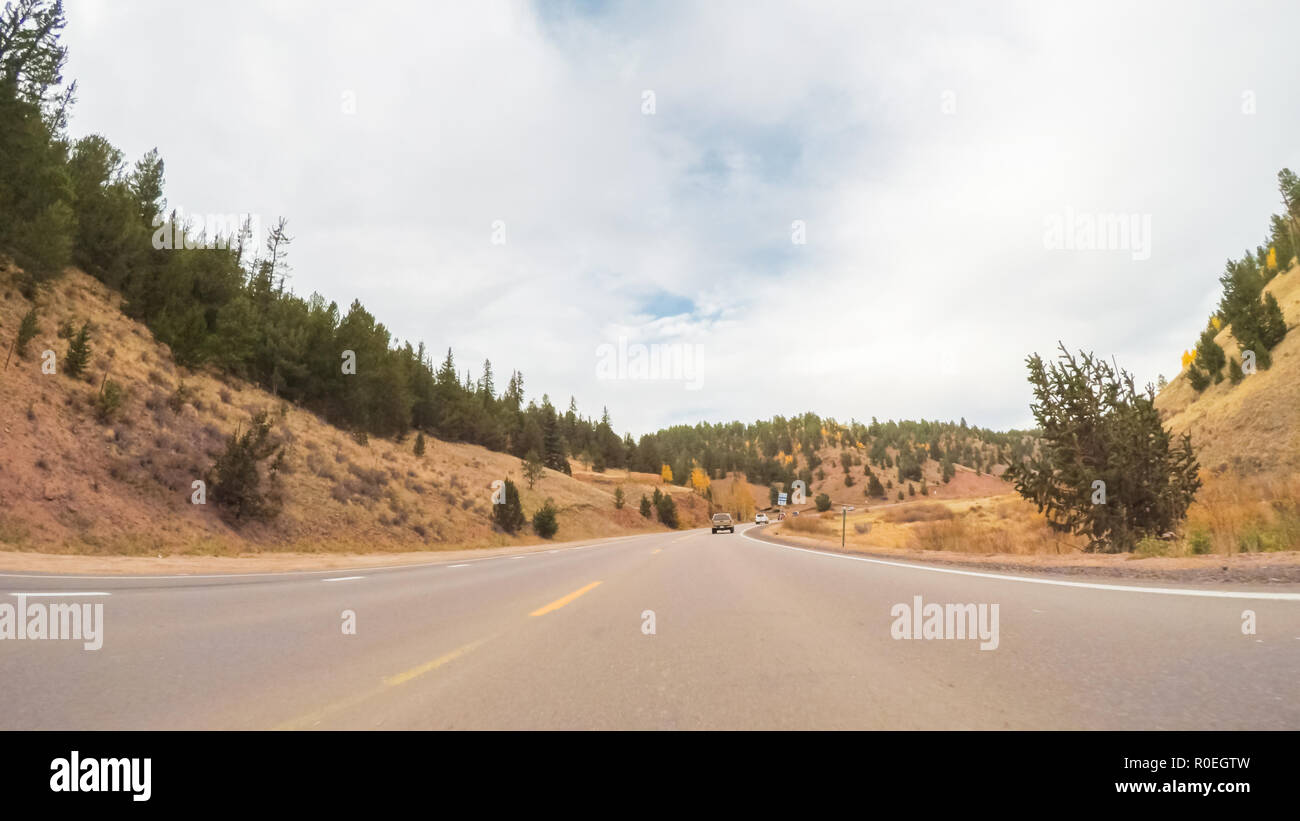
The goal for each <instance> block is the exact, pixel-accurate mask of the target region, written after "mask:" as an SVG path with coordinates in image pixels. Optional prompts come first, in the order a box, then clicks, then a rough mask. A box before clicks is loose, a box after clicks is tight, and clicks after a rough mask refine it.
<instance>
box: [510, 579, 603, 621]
mask: <svg viewBox="0 0 1300 821" xmlns="http://www.w3.org/2000/svg"><path fill="white" fill-rule="evenodd" d="M599 584H600V582H592V583H591V584H589V585H587V586H586V587H582V588H579V589H577V590H575V591H573V592H572V593H570V594H569V595H567V596H562V597H560V598H558V599H556V600H555V601H553V602H551V603H550V604H547V605H543V606H542V607H539V608H537V609H536V610H534V611H533V612H531V613H529V614H528V615H530V616H545V615H546V614H547V613H552V612H554V611H556V610H559V609H560V608H561V607H563V606H564V605H566V604H568V603H569V602H571V601H573V600H574V599H576V598H578V597H579V596H581V595H582V594H584V593H588V592H590V591H592V590H595V589H596V587H597V586H598V585H599Z"/></svg>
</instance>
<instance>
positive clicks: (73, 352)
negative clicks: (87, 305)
mask: <svg viewBox="0 0 1300 821" xmlns="http://www.w3.org/2000/svg"><path fill="white" fill-rule="evenodd" d="M89 361H90V323H89V322H83V323H82V325H81V330H79V331H77V336H76V338H74V339H73V340H72V342H70V343H69V344H68V355H67V356H66V357H64V360H63V372H64V373H65V374H67V375H68V376H72V377H77V376H81V372H82V371H84V370H85V369H86V364H87V363H88V362H89Z"/></svg>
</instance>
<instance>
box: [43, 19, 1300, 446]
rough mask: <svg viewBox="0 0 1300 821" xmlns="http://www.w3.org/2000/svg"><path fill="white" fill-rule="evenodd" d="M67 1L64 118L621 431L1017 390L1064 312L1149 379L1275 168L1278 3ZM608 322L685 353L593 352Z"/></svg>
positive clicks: (961, 407) (1014, 395) (403, 331)
mask: <svg viewBox="0 0 1300 821" xmlns="http://www.w3.org/2000/svg"><path fill="white" fill-rule="evenodd" d="M66 5H67V15H68V18H69V26H68V30H67V35H66V42H67V44H68V46H69V48H70V50H71V55H70V60H69V66H68V72H67V74H68V76H69V77H71V78H75V79H76V80H77V82H78V88H79V95H78V96H79V102H78V104H77V107H76V109H75V112H74V116H73V119H72V122H71V131H72V132H73V134H74V135H76V136H79V135H82V134H87V133H93V132H98V133H102V134H104V135H105V136H107V137H108V138H109V139H110V140H111V141H112V142H114V143H115V144H116V145H118V146H119V147H121V148H122V149H123V150H124V151H126V152H127V154H128V155H129V156H131V157H132V159H134V158H135V157H138V155H140V154H142V153H143V152H145V151H147V150H148V149H150V148H153V147H155V146H156V147H157V148H158V149H159V151H160V153H161V154H162V156H163V159H164V160H165V162H166V172H167V197H168V203H169V206H172V207H177V206H179V207H180V208H181V209H183V211H184V212H186V213H190V214H228V213H243V212H249V213H254V214H258V215H259V216H260V218H261V220H262V222H263V225H266V224H269V223H270V222H271V221H272V220H274V218H275V217H277V216H280V215H283V216H285V217H287V218H288V219H289V225H290V233H291V234H292V235H293V236H294V237H295V241H294V243H293V246H292V249H291V254H290V263H291V265H292V266H293V270H292V278H291V280H290V285H291V287H293V288H294V290H295V291H297V292H298V293H300V294H303V295H307V294H310V293H311V292H312V291H318V292H320V293H321V294H323V295H324V296H326V297H327V298H328V299H331V300H334V301H337V302H338V303H339V304H340V306H341V307H342V308H343V309H345V310H346V307H347V305H348V304H349V303H350V302H351V300H352V299H353V298H357V297H359V298H360V299H361V300H362V301H363V302H364V303H365V305H366V307H367V308H368V309H369V310H370V311H371V312H372V313H373V314H375V315H376V317H378V318H379V319H380V320H381V321H383V322H384V323H386V324H387V326H388V327H389V329H390V330H391V331H392V332H393V334H394V336H395V337H397V338H399V339H403V340H407V339H409V340H412V341H418V340H424V341H425V342H426V343H427V344H428V345H429V347H430V348H431V349H433V350H434V351H435V352H437V353H438V355H441V352H442V351H444V350H445V349H446V348H447V347H448V346H451V347H452V348H453V349H454V351H455V355H456V359H457V364H458V365H459V366H460V368H461V370H462V371H464V369H466V368H471V369H472V370H473V372H474V375H475V376H476V377H477V376H478V374H479V371H480V368H481V363H482V361H483V360H484V359H485V358H488V359H491V361H492V363H493V366H494V368H495V370H496V373H497V386H498V389H500V388H502V387H504V383H505V380H506V377H507V376H508V374H509V371H510V370H511V369H514V368H517V369H519V370H521V371H522V372H523V374H524V377H525V387H526V390H527V393H528V395H529V396H530V397H532V398H539V397H540V395H541V393H542V392H547V393H549V394H550V396H551V399H552V400H553V401H554V402H555V403H556V404H557V405H559V406H560V407H561V408H563V407H564V406H566V405H567V403H568V398H569V396H570V395H573V396H575V397H576V398H577V401H578V405H579V408H580V409H581V411H582V412H583V413H585V414H588V415H599V413H600V409H601V406H602V405H607V406H608V407H609V411H610V414H611V416H612V417H613V420H614V423H615V428H616V429H617V430H618V431H619V432H624V431H631V432H633V433H636V434H640V433H644V432H647V431H650V430H654V429H656V428H658V427H661V426H665V425H669V424H677V423H694V422H696V421H701V420H707V421H728V420H731V419H742V420H746V421H748V420H752V419H755V418H765V417H769V416H772V415H773V414H786V415H789V414H794V413H798V412H801V411H804V410H812V411H815V412H817V413H819V414H822V415H824V416H833V417H835V418H837V419H840V420H842V421H847V420H848V419H849V418H851V417H853V418H857V419H860V420H869V419H870V417H872V416H873V415H874V416H878V417H880V418H881V419H886V418H922V417H924V418H928V419H934V418H940V419H957V418H958V417H963V416H964V417H965V418H966V419H967V420H969V421H970V422H971V423H973V424H980V425H985V426H989V427H996V428H1005V427H1011V426H1021V427H1024V426H1029V425H1030V424H1031V417H1030V414H1029V411H1028V403H1029V400H1030V393H1029V390H1028V387H1027V384H1026V382H1025V368H1024V362H1023V360H1024V357H1025V356H1026V355H1027V354H1029V353H1031V352H1033V351H1039V352H1042V353H1044V354H1046V353H1048V352H1049V351H1051V350H1052V349H1054V348H1055V346H1056V343H1057V340H1058V339H1059V340H1062V341H1064V342H1065V343H1066V345H1068V346H1069V347H1071V348H1075V349H1077V348H1085V349H1090V350H1095V351H1097V352H1099V353H1102V354H1105V355H1107V356H1111V355H1113V356H1115V357H1116V358H1117V359H1118V361H1119V363H1120V364H1121V365H1124V366H1126V367H1128V368H1129V369H1131V370H1133V371H1134V372H1135V373H1136V374H1137V376H1138V377H1139V379H1140V380H1142V381H1147V380H1149V381H1154V380H1155V379H1156V376H1157V374H1160V373H1163V374H1165V375H1166V376H1167V377H1170V378H1172V377H1173V376H1174V374H1176V373H1177V372H1178V368H1179V355H1180V353H1181V351H1182V350H1183V349H1184V348H1187V347H1190V346H1191V345H1192V344H1193V343H1194V340H1195V337H1196V335H1197V334H1198V333H1199V331H1200V329H1201V327H1202V326H1203V325H1204V322H1205V320H1206V317H1207V316H1208V314H1209V312H1210V311H1211V309H1212V307H1213V306H1214V304H1215V303H1216V301H1217V292H1218V282H1217V277H1218V275H1219V274H1220V273H1221V272H1222V268H1223V263H1224V261H1225V259H1226V258H1227V257H1229V256H1234V257H1235V256H1239V255H1240V254H1241V253H1242V252H1243V251H1244V250H1246V249H1247V248H1251V249H1253V248H1254V247H1255V246H1256V245H1257V244H1258V243H1260V242H1262V241H1263V239H1264V237H1265V234H1266V229H1267V225H1268V216H1269V214H1271V213H1273V212H1274V211H1276V210H1279V208H1280V206H1279V205H1278V197H1277V193H1276V186H1275V175H1276V173H1277V171H1278V170H1279V169H1280V168H1282V167H1283V166H1290V167H1292V168H1297V167H1300V107H1297V106H1296V104H1295V103H1296V100H1297V94H1296V89H1295V83H1296V79H1297V78H1298V77H1300V49H1297V48H1296V46H1295V43H1296V39H1295V38H1296V33H1297V32H1300V6H1297V5H1296V4H1294V3H1273V4H1260V5H1255V4H1250V3H1242V2H1233V3H1221V4H1212V5H1211V4H1206V5H1200V4H1192V3H1168V4H1155V3H1149V4H1148V3H1142V4H1135V3H1132V2H1121V3H1116V4H1113V5H1111V4H1106V3H1095V2H1089V3H1083V4H1080V3H1077V2H1073V3H1061V4H1057V5H1055V6H1054V7H1049V6H1048V4H1045V3H1041V2H1029V3H1025V4H1023V5H1020V4H1012V3H1005V4H1004V3H999V4H989V5H981V6H977V5H974V4H970V3H963V4H960V5H959V6H956V7H953V8H946V7H945V8H940V7H939V4H937V3H915V2H899V3H862V2H842V3H826V4H822V3H809V2H802V1H801V2H798V3H795V2H789V3H773V4H760V3H753V2H743V3H724V2H703V1H701V2H695V3H655V4H631V3H629V4H626V5H624V4H617V3H614V4H606V3H599V2H572V3H525V2H507V3H494V2H470V3H466V2H455V3H453V2H438V3H418V4H417V3H415V2H410V3H400V4H392V5H386V4H382V3H374V2H366V3H356V2H349V3H319V2H278V3H262V4H252V3H238V2H211V3H202V4H200V3H197V2H186V3H175V4H173V3H164V2H157V3H155V2H142V1H140V0H129V1H126V0H69V1H68V2H67V4H66ZM647 92H651V94H647ZM1107 214H1124V215H1129V218H1130V219H1134V218H1136V219H1135V221H1134V222H1132V223H1131V224H1132V225H1134V226H1136V227H1137V230H1136V231H1134V232H1131V233H1130V235H1129V237H1127V241H1126V242H1121V243H1119V244H1120V245H1121V247H1115V248H1109V249H1092V250H1086V249H1080V248H1078V247H1052V246H1053V245H1058V246H1059V245H1067V246H1076V245H1078V244H1079V242H1074V241H1065V240H1060V241H1058V240H1059V236H1058V237H1057V238H1056V239H1054V238H1053V234H1052V227H1053V226H1054V225H1060V224H1064V220H1066V219H1070V220H1072V221H1073V222H1072V223H1071V224H1072V225H1074V226H1075V227H1076V228H1078V227H1080V226H1081V227H1083V228H1086V227H1087V226H1088V225H1089V224H1090V221H1095V220H1097V219H1099V218H1101V216H1102V215H1107ZM1058 219H1059V220H1060V222H1059V223H1058V222H1055V220H1058ZM1147 225H1149V234H1148V232H1147V230H1146V226H1147ZM801 226H802V228H801ZM800 234H802V237H801V236H800ZM503 237H504V243H501V242H500V240H501V239H502V238H503ZM800 239H802V240H803V242H799V241H798V240H800ZM494 240H496V241H495V242H494ZM1080 241H1083V240H1082V239H1081V240H1080ZM620 337H623V338H626V340H627V342H628V344H635V343H638V342H639V343H643V344H651V343H654V344H661V345H673V346H677V347H676V348H674V349H673V350H675V351H677V352H685V353H687V354H688V355H690V357H691V358H689V359H687V360H686V364H687V365H688V366H692V365H695V364H696V363H695V361H694V356H695V355H696V354H697V353H698V364H699V371H698V373H694V372H692V371H691V369H690V368H689V367H688V368H686V369H684V370H683V371H682V372H681V373H679V374H678V376H680V377H681V378H680V379H676V380H673V379H668V380H662V379H661V380H649V379H639V378H631V377H632V376H635V375H636V374H629V373H628V372H627V371H622V372H620V371H619V370H618V369H617V365H616V364H613V365H612V367H613V371H612V374H611V372H610V371H609V370H603V371H602V370H600V369H599V367H600V366H601V362H602V356H601V354H603V353H605V352H606V351H607V350H608V349H602V348H601V346H603V345H605V346H617V345H618V343H619V339H620ZM605 367H606V368H610V367H611V363H610V361H609V360H606V361H605ZM611 375H612V376H613V377H614V378H605V377H608V376H611ZM669 376H672V374H669Z"/></svg>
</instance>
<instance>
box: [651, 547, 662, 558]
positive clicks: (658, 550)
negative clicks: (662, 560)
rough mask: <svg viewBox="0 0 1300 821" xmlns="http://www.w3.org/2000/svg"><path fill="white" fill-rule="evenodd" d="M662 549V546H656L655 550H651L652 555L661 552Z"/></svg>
mask: <svg viewBox="0 0 1300 821" xmlns="http://www.w3.org/2000/svg"><path fill="white" fill-rule="evenodd" d="M662 550H663V548H662V547H656V548H655V549H654V550H651V551H650V555H651V556H653V555H654V554H656V553H659V552H661V551H662Z"/></svg>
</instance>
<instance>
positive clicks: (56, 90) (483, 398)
mask: <svg viewBox="0 0 1300 821" xmlns="http://www.w3.org/2000/svg"><path fill="white" fill-rule="evenodd" d="M65 22H66V21H65V17H64V13H63V6H62V2H59V1H54V2H51V0H16V2H10V3H6V5H5V7H4V11H3V14H0V251H3V252H4V253H5V254H7V255H8V256H9V257H11V259H12V260H13V262H14V264H15V265H16V266H17V267H18V268H19V269H20V270H21V279H20V283H21V290H22V291H23V294H24V296H25V297H27V298H28V299H32V300H33V301H34V300H35V298H36V296H37V294H38V292H40V291H42V290H43V289H45V288H46V286H47V285H48V284H49V283H50V282H52V281H53V280H54V279H55V278H56V277H58V276H59V275H60V274H61V273H62V272H63V270H64V269H65V268H66V267H67V266H69V265H75V266H77V267H80V268H81V269H82V270H84V271H86V272H87V273H88V274H90V275H91V276H93V277H95V278H96V279H98V280H100V281H101V282H103V283H104V284H106V285H107V286H109V287H110V288H113V289H114V290H116V291H118V292H119V293H120V294H121V295H122V297H123V310H124V311H125V313H126V314H127V315H128V316H130V317H132V318H134V319H137V320H140V321H141V322H143V323H144V324H145V325H146V326H148V327H149V329H150V330H151V331H152V332H153V334H154V336H155V338H157V339H158V340H159V341H160V342H163V343H165V344H166V345H168V346H169V348H170V349H171V352H172V355H173V357H174V358H175V360H176V361H177V363H179V364H181V365H184V366H186V367H189V368H200V367H204V366H211V367H214V368H216V369H218V370H220V371H223V372H225V373H228V374H231V375H234V376H237V377H240V378H242V379H245V380H248V381H250V382H253V383H255V384H257V385H259V386H261V387H263V388H265V389H266V390H268V391H270V392H271V393H272V394H274V395H276V396H279V397H282V398H284V399H286V400H288V401H291V402H295V403H297V404H299V405H301V406H303V407H306V408H308V409H310V410H313V411H315V412H317V413H319V414H320V415H321V416H322V417H324V418H325V419H326V420H327V421H329V422H330V423H331V424H334V425H336V426H338V427H341V428H344V429H347V430H351V431H354V432H356V433H357V434H358V435H371V434H373V435H379V436H386V437H396V438H401V437H403V436H404V435H406V434H407V433H408V432H409V431H411V430H413V429H414V430H417V431H420V432H427V433H429V434H431V435H434V436H437V437H439V438H442V439H445V440H450V441H464V442H471V443H474V444H479V445H483V446H485V447H488V448H491V449H493V450H498V451H509V452H511V453H514V454H515V455H518V456H521V457H522V456H524V455H525V454H527V453H529V452H536V453H537V454H539V455H540V457H541V458H542V460H543V461H544V463H545V464H546V466H547V467H550V468H552V469H555V470H560V471H563V472H566V473H567V472H568V471H569V464H568V456H569V455H572V454H589V455H594V460H593V461H594V462H595V463H596V464H598V465H599V464H600V463H601V462H602V461H603V460H604V459H605V458H606V455H608V457H609V458H610V459H611V461H612V462H613V464H615V465H618V466H622V465H623V464H624V459H623V455H622V453H623V444H624V443H623V440H621V439H619V437H618V436H617V435H615V434H614V432H613V430H612V426H611V423H610V420H609V415H608V413H607V412H606V413H604V414H603V416H602V418H601V419H600V420H599V421H595V420H593V419H591V418H588V417H584V416H581V415H579V413H578V411H577V407H576V404H575V403H574V402H573V400H572V399H571V400H570V403H569V406H568V410H567V411H566V412H563V413H562V412H560V411H558V410H557V409H556V408H555V407H554V406H553V405H552V403H551V401H550V399H549V397H547V396H545V395H544V396H542V398H541V401H540V403H539V402H537V401H526V400H525V396H524V379H523V375H522V374H520V373H519V372H518V371H514V372H512V373H511V374H510V377H509V379H508V381H507V383H506V386H505V388H504V389H503V390H501V391H500V392H498V389H497V385H496V383H495V378H496V377H495V374H494V372H493V368H492V364H491V362H484V363H483V365H482V368H481V370H480V373H479V375H478V377H477V378H474V377H473V376H472V375H471V374H470V372H468V371H465V372H463V373H462V372H461V371H460V369H459V368H458V367H457V365H456V362H455V360H454V359H453V355H452V351H451V350H450V349H448V351H447V353H446V356H445V357H443V358H441V360H440V361H435V360H434V358H433V357H432V356H431V355H430V353H429V352H428V351H427V350H426V348H425V345H424V343H419V344H417V345H412V344H411V343H410V342H409V341H408V342H400V341H397V340H395V339H394V338H393V336H392V334H391V333H390V332H389V330H388V329H387V328H386V327H385V326H384V325H383V323H381V322H379V321H378V320H377V319H376V318H375V317H374V316H373V315H372V314H371V313H370V312H369V311H367V310H366V308H365V306H363V305H362V304H361V302H360V301H359V300H358V301H353V302H352V304H351V305H350V306H349V307H348V308H347V310H341V309H340V308H339V306H338V305H337V304H336V303H334V302H327V301H326V299H325V298H324V297H322V296H321V295H319V294H315V293H313V294H312V295H311V296H309V297H306V298H303V297H301V296H298V295H297V294H295V293H294V292H293V291H292V290H290V289H289V288H288V287H287V286H286V280H287V279H288V272H289V269H290V266H289V263H288V258H289V250H290V246H291V244H292V241H293V238H292V237H291V236H290V234H289V232H288V225H287V222H286V221H285V220H283V219H281V220H279V221H278V222H276V224H275V225H274V226H272V227H270V228H269V229H268V230H267V232H266V237H265V240H264V241H262V242H259V241H258V238H255V237H253V236H252V221H251V219H250V220H246V221H244V222H243V223H242V224H241V225H238V226H234V227H233V231H232V233H231V234H230V235H229V236H213V235H211V234H210V233H209V229H208V228H198V227H196V226H193V225H191V223H190V222H189V221H188V220H186V219H184V218H182V217H181V216H180V215H179V214H177V213H176V211H171V212H170V213H169V212H168V211H167V203H166V199H165V198H164V170H165V167H164V163H163V160H162V158H161V157H160V156H159V155H158V152H157V150H153V151H150V152H149V153H147V154H145V155H144V156H143V157H141V158H140V159H139V160H137V161H136V162H134V163H129V162H128V161H127V160H126V158H125V156H124V155H123V153H122V152H121V151H120V150H119V149H117V148H116V147H114V146H113V145H112V143H110V142H109V141H108V140H107V139H106V138H104V137H103V136H100V135H90V136H86V137H82V138H79V139H75V140H74V139H72V138H71V137H69V135H68V133H67V116H68V112H69V107H70V106H71V104H72V103H73V101H74V99H75V91H76V84H75V82H73V83H65V82H64V78H63V68H64V65H65V62H66V59H67V49H66V47H65V46H64V45H62V44H61V42H60V34H61V32H62V30H63V28H64V25H65ZM34 321H35V317H34V316H33V317H32V322H31V323H28V324H33V328H32V329H30V330H34ZM28 336H29V338H30V334H29V335H28ZM21 341H23V342H24V343H25V341H26V340H21ZM344 352H349V353H350V356H351V360H352V367H351V369H350V370H349V369H348V368H347V367H345V362H346V360H345V354H344Z"/></svg>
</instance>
